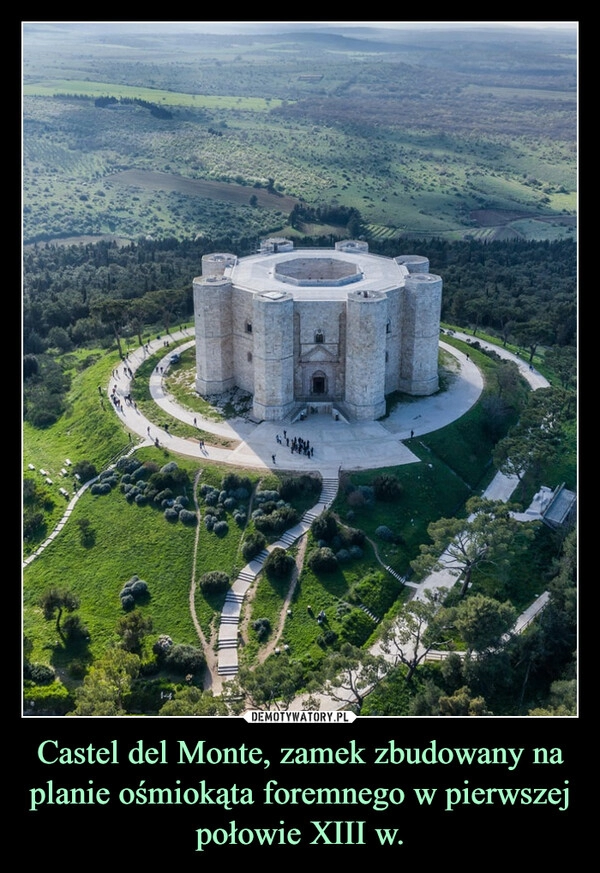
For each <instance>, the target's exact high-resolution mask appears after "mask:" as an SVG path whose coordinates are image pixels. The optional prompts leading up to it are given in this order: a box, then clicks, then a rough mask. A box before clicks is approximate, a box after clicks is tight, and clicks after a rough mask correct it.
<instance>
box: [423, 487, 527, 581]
mask: <svg viewBox="0 0 600 873" xmlns="http://www.w3.org/2000/svg"><path fill="white" fill-rule="evenodd" d="M466 508H467V511H468V512H469V513H470V515H469V518H468V519H466V520H465V519H460V518H440V519H439V520H438V521H433V522H431V524H429V526H428V528H427V533H428V534H429V536H430V537H431V539H432V543H431V544H425V545H422V546H421V554H420V555H419V557H418V558H415V560H414V561H412V562H411V566H412V567H413V569H414V570H415V572H416V573H418V574H419V575H425V574H426V573H428V572H432V571H436V570H441V569H446V570H449V571H450V573H451V574H452V575H455V576H461V575H462V578H463V584H462V587H461V592H460V593H461V597H462V596H464V595H465V594H466V592H467V591H468V589H469V586H470V585H471V581H472V576H473V572H474V571H475V570H476V569H477V568H478V567H481V566H482V565H483V564H486V565H495V566H496V567H497V568H504V567H507V566H508V565H509V562H510V560H511V559H514V555H515V551H518V549H519V548H524V547H525V544H526V542H527V541H528V540H529V539H531V538H532V537H533V530H532V529H531V528H532V526H531V525H530V524H524V523H523V522H520V521H517V520H515V519H514V518H513V517H512V515H511V512H512V510H513V508H514V507H512V506H511V504H508V503H503V502H502V501H494V500H487V499H485V498H482V497H472V498H471V499H470V500H468V501H467V504H466Z"/></svg>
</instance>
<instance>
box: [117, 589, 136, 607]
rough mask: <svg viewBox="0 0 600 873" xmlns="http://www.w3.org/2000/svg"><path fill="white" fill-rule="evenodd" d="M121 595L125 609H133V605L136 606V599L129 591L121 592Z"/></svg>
mask: <svg viewBox="0 0 600 873" xmlns="http://www.w3.org/2000/svg"><path fill="white" fill-rule="evenodd" d="M120 597H121V606H122V607H123V609H125V610H129V609H133V607H134V606H135V599H134V598H133V597H132V596H131V594H129V593H128V592H125V593H124V594H121V595H120Z"/></svg>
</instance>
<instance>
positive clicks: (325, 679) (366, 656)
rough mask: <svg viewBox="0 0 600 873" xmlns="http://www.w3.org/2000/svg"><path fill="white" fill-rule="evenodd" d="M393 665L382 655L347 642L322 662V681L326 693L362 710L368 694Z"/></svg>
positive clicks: (340, 701)
mask: <svg viewBox="0 0 600 873" xmlns="http://www.w3.org/2000/svg"><path fill="white" fill-rule="evenodd" d="M388 670H389V664H388V663H387V661H386V660H385V658H383V657H381V656H380V655H372V654H371V653H370V652H367V651H365V650H364V649H359V648H358V647H357V646H353V645H351V643H344V644H343V645H342V646H341V647H340V650H339V651H338V652H332V653H331V654H330V655H329V656H328V657H327V658H326V659H325V660H324V661H323V663H322V665H321V676H320V679H319V680H318V681H319V683H320V690H321V691H322V693H323V694H326V695H327V696H328V697H331V698H332V699H333V700H336V701H338V702H339V703H344V704H346V705H349V704H351V705H353V706H354V707H355V708H356V709H357V710H358V711H359V712H360V710H361V708H362V705H363V703H364V700H365V697H366V696H367V694H368V693H369V692H370V691H371V690H372V689H373V688H374V687H375V686H376V685H378V683H379V682H381V680H382V679H383V678H384V676H385V675H386V674H387V672H388Z"/></svg>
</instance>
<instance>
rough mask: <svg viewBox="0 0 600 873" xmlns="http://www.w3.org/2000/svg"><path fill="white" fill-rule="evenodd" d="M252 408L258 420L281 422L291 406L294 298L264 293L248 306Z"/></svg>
mask: <svg viewBox="0 0 600 873" xmlns="http://www.w3.org/2000/svg"><path fill="white" fill-rule="evenodd" d="M252 311H253V318H252V334H253V339H254V351H253V364H254V406H253V415H254V417H255V418H256V419H259V420H261V421H262V420H269V421H277V420H279V419H282V418H284V417H285V416H286V415H287V414H288V413H289V412H290V411H291V410H292V408H293V405H294V298H293V296H292V294H290V293H289V292H288V291H265V292H263V293H262V294H256V295H255V296H254V299H253V302H252Z"/></svg>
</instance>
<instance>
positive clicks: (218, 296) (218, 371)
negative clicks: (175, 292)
mask: <svg viewBox="0 0 600 873" xmlns="http://www.w3.org/2000/svg"><path fill="white" fill-rule="evenodd" d="M231 301H232V285H231V282H230V280H229V279H226V278H218V277H217V276H212V275H209V276H207V277H204V276H202V277H200V278H196V279H194V312H195V328H196V330H195V333H196V391H198V393H199V394H201V395H202V396H203V397H206V396H208V395H211V394H221V393H222V392H223V391H227V390H229V389H230V388H233V385H234V378H233V328H232V306H231Z"/></svg>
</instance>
